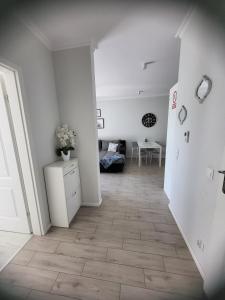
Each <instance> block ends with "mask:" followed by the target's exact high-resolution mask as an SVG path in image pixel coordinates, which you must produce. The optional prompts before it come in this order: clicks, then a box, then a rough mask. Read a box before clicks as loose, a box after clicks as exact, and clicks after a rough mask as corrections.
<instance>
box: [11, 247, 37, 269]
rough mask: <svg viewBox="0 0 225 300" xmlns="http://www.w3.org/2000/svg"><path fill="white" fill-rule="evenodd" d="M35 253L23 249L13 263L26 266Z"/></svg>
mask: <svg viewBox="0 0 225 300" xmlns="http://www.w3.org/2000/svg"><path fill="white" fill-rule="evenodd" d="M34 253H35V251H32V250H26V249H22V250H21V251H20V252H19V253H18V254H17V255H16V256H15V257H14V259H13V260H12V263H14V264H17V265H22V266H26V265H27V264H28V263H29V262H30V261H31V258H32V257H33V255H34Z"/></svg>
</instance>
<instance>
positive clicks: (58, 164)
mask: <svg viewBox="0 0 225 300" xmlns="http://www.w3.org/2000/svg"><path fill="white" fill-rule="evenodd" d="M77 166H78V159H77V158H71V159H70V160H69V161H63V160H57V161H55V162H54V163H51V164H49V165H47V166H46V167H45V168H61V169H67V168H75V167H77Z"/></svg>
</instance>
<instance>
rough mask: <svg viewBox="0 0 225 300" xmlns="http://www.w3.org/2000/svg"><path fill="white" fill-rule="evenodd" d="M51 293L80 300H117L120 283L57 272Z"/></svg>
mask: <svg viewBox="0 0 225 300" xmlns="http://www.w3.org/2000/svg"><path fill="white" fill-rule="evenodd" d="M52 293H55V294H60V295H65V296H68V297H77V298H78V299H80V300H106V299H107V300H119V294H120V285H119V284H117V283H114V282H108V281H103V280H97V279H93V278H85V277H81V276H74V275H68V274H62V273H60V274H59V277H58V278H57V281H56V283H55V284H54V286H53V288H52Z"/></svg>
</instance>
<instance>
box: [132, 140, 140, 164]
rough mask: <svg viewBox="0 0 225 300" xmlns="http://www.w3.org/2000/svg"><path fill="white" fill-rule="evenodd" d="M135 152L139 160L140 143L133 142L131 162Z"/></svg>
mask: <svg viewBox="0 0 225 300" xmlns="http://www.w3.org/2000/svg"><path fill="white" fill-rule="evenodd" d="M135 152H136V159H138V143H137V142H132V143H131V161H132V160H133V157H134V154H135Z"/></svg>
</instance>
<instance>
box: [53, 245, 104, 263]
mask: <svg viewBox="0 0 225 300" xmlns="http://www.w3.org/2000/svg"><path fill="white" fill-rule="evenodd" d="M56 253H57V254H61V255H67V256H74V257H81V258H90V259H93V260H95V259H105V258H106V253H107V248H103V247H97V246H93V245H83V244H78V243H60V245H59V247H58V249H57V251H56Z"/></svg>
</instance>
